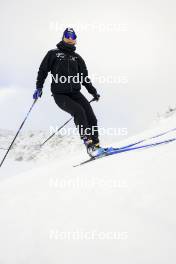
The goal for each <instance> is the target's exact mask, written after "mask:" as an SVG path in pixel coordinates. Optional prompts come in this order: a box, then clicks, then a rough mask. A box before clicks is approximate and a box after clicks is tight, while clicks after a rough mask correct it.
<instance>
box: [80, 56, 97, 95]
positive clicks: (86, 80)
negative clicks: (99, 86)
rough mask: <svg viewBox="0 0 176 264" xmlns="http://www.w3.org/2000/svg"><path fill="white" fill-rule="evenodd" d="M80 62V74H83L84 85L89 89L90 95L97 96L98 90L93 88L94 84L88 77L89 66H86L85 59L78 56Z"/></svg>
mask: <svg viewBox="0 0 176 264" xmlns="http://www.w3.org/2000/svg"><path fill="white" fill-rule="evenodd" d="M78 61H79V63H78V64H79V74H80V75H81V74H82V77H83V80H82V85H84V86H85V87H86V89H87V91H88V92H89V93H90V94H96V93H97V90H96V89H95V87H93V85H92V82H91V80H90V78H89V77H88V70H87V66H86V64H85V61H84V60H83V58H82V57H81V56H80V55H78Z"/></svg>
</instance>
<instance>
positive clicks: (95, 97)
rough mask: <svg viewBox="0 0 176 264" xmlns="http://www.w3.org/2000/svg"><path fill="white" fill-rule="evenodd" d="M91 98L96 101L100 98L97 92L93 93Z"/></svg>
mask: <svg viewBox="0 0 176 264" xmlns="http://www.w3.org/2000/svg"><path fill="white" fill-rule="evenodd" d="M93 98H94V100H95V101H98V100H99V99H100V95H99V94H98V93H95V94H93Z"/></svg>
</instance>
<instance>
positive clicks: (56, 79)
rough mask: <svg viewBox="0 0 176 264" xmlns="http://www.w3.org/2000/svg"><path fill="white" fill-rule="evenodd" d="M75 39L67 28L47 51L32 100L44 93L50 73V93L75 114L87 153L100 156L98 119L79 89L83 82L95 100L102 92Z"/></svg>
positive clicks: (56, 101)
mask: <svg viewBox="0 0 176 264" xmlns="http://www.w3.org/2000/svg"><path fill="white" fill-rule="evenodd" d="M76 39H77V36H76V33H75V31H74V30H73V28H66V29H65V31H64V33H63V37H62V41H60V42H59V43H58V44H57V45H56V46H57V48H56V49H52V50H50V51H48V53H47V54H46V56H45V57H44V59H43V61H42V62H41V65H40V67H39V71H38V76H37V82H36V87H37V88H36V90H35V92H34V94H33V99H38V98H39V97H41V96H42V88H43V84H44V81H45V79H46V77H47V75H48V72H51V76H52V83H51V92H52V96H53V98H54V100H55V103H56V104H57V105H58V106H59V107H60V108H61V109H62V110H64V111H66V112H68V113H69V114H71V115H72V116H73V117H74V123H75V125H76V127H78V130H79V133H80V137H81V139H82V140H83V142H84V144H85V146H86V148H87V152H88V154H89V155H90V156H97V155H99V154H101V153H102V152H103V148H101V147H100V144H99V134H98V126H97V118H96V116H95V114H94V112H93V109H92V107H91V105H90V103H89V102H88V100H87V99H86V98H85V96H84V95H83V94H82V93H81V92H80V90H81V84H82V85H83V86H85V87H86V89H87V90H88V92H89V93H90V94H91V95H92V96H93V98H94V99H95V100H96V101H98V100H99V98H100V95H99V94H98V93H97V90H96V89H95V88H94V87H93V85H92V83H91V81H90V79H89V77H88V71H87V67H86V64H85V62H84V60H83V59H82V57H81V56H80V55H79V54H77V53H76V52H75V50H76V47H75V45H76ZM76 77H77V79H76ZM75 79H76V81H75ZM65 80H66V81H65Z"/></svg>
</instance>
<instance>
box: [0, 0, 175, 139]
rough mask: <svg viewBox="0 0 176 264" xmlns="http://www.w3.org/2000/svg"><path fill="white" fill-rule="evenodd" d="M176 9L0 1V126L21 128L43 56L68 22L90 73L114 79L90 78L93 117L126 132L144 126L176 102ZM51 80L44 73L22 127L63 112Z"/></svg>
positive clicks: (142, 3)
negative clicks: (96, 94)
mask: <svg viewBox="0 0 176 264" xmlns="http://www.w3.org/2000/svg"><path fill="white" fill-rule="evenodd" d="M175 10H176V2H175V1H174V0H173V1H172V0H160V1H159V0H149V1H146V0H138V1H135V0H120V1H118V0H117V1H112V0H109V1H97V0H94V1H80V0H79V1H74V2H73V1H70V2H69V1H58V0H57V1H55V0H50V1H41V0H39V1H34V0H31V1H24V0H20V1H9V0H6V1H3V2H1V8H0V32H1V42H0V44H1V49H0V53H1V54H0V57H1V64H0V76H1V77H0V128H1V129H14V130H16V129H17V128H18V127H19V125H20V123H21V121H22V120H23V118H24V117H25V114H26V113H27V111H28V109H29V107H30V106H31V104H32V101H33V100H32V94H33V91H34V89H35V81H36V76H37V71H38V67H39V65H40V62H41V60H42V59H43V57H44V55H45V54H46V53H47V51H48V50H49V49H52V48H55V45H56V43H58V42H59V41H60V40H61V36H62V33H63V30H64V29H65V28H66V27H73V28H74V29H75V31H76V33H77V36H78V39H77V52H78V53H79V54H80V55H81V56H82V57H83V58H84V59H85V61H86V64H87V67H88V70H89V75H90V76H93V75H94V76H103V78H105V79H106V80H107V78H108V77H109V76H113V77H114V78H116V80H117V81H116V82H114V83H108V81H106V82H105V83H101V82H102V81H100V80H99V81H98V80H94V81H93V84H94V86H95V87H96V88H97V90H98V92H99V93H100V95H101V100H100V102H98V103H94V104H93V107H94V109H95V112H96V114H97V116H98V120H99V124H100V125H101V126H105V127H108V126H113V127H127V128H128V131H129V134H131V133H134V132H137V131H141V130H143V129H145V128H146V127H147V126H148V125H149V124H150V123H151V122H152V121H153V119H155V117H156V115H157V112H164V111H165V110H167V107H168V106H169V105H170V106H173V107H174V106H176V90H175V81H176V74H175V66H176V52H175V47H176V16H175ZM49 86H50V80H49V78H48V80H47V81H46V83H45V87H44V93H43V97H42V99H40V100H39V101H38V102H37V105H36V107H35V109H34V110H33V112H32V114H31V116H30V118H29V120H28V122H27V123H26V125H25V129H28V128H30V129H46V130H47V129H49V126H50V125H53V126H54V125H59V124H62V122H63V121H65V120H67V118H69V115H68V114H66V113H64V112H62V111H61V110H59V108H58V107H57V106H56V105H55V103H54V101H53V98H52V97H51V96H50V95H51V92H50V87H49ZM82 90H83V92H84V94H85V95H86V96H87V97H88V98H91V96H90V95H88V93H87V92H86V90H85V88H83V89H82Z"/></svg>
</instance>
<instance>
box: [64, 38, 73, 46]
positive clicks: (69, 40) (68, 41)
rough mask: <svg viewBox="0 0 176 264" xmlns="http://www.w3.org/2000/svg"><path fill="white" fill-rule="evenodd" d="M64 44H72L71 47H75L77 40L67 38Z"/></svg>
mask: <svg viewBox="0 0 176 264" xmlns="http://www.w3.org/2000/svg"><path fill="white" fill-rule="evenodd" d="M64 42H65V43H67V44H71V45H75V44H76V39H72V38H69V39H68V38H65V37H64Z"/></svg>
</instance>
